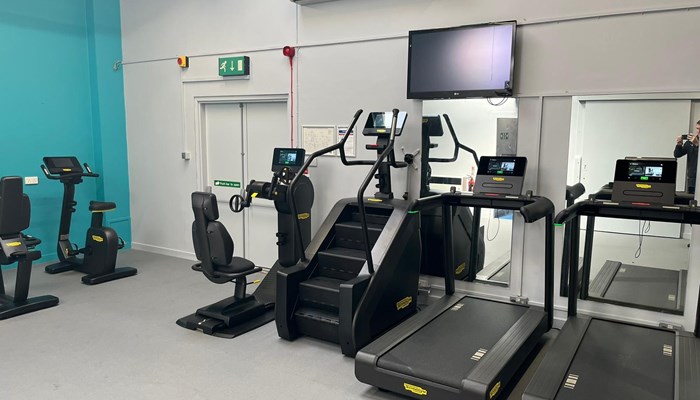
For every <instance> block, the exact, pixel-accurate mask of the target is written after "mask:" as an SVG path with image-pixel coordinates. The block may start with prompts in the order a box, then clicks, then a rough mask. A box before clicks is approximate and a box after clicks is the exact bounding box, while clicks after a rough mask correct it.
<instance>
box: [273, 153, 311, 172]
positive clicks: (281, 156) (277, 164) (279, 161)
mask: <svg viewBox="0 0 700 400" xmlns="http://www.w3.org/2000/svg"><path fill="white" fill-rule="evenodd" d="M305 155H306V150H304V149H284V148H276V149H275V151H274V153H273V155H272V171H273V172H278V171H281V170H282V168H284V167H287V168H289V169H291V170H292V171H294V172H299V169H300V168H301V166H302V165H304V156H305Z"/></svg>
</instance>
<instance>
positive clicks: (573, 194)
mask: <svg viewBox="0 0 700 400" xmlns="http://www.w3.org/2000/svg"><path fill="white" fill-rule="evenodd" d="M584 193H586V187H585V186H583V184H582V183H581V182H578V183H576V184H574V185H571V186H569V185H566V202H567V204H566V206H567V207H568V206H570V205H571V204H569V202H570V201H574V200H576V199H578V198H579V197H581V196H583V194H584Z"/></svg>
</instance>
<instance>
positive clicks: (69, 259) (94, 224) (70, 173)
mask: <svg viewBox="0 0 700 400" xmlns="http://www.w3.org/2000/svg"><path fill="white" fill-rule="evenodd" d="M57 160H59V161H57ZM61 161H63V162H67V164H64V163H61ZM83 167H84V168H85V170H83ZM41 170H42V171H43V172H44V175H46V177H47V178H48V179H50V180H57V181H60V182H61V183H62V184H63V201H62V203H61V220H60V223H59V229H58V244H57V251H56V253H57V256H58V259H59V262H58V263H55V264H51V265H47V266H46V267H45V268H44V270H45V271H46V272H47V273H49V274H58V273H61V272H67V271H79V272H82V273H84V274H86V275H85V276H83V277H82V282H83V283H84V284H86V285H96V284H100V283H104V282H108V281H112V280H115V279H121V278H126V277H129V276H133V275H136V273H137V272H138V271H137V270H136V268H133V267H126V266H122V267H117V266H116V263H117V251H118V250H120V249H122V248H124V245H125V243H124V241H123V240H122V239H121V238H120V237H119V236H118V235H117V232H116V231H115V230H114V229H112V228H110V227H108V226H103V221H104V213H105V212H107V211H112V210H114V209H115V208H116V205H115V204H114V203H111V202H100V201H91V202H90V206H89V210H90V212H91V213H92V219H91V223H90V227H89V228H88V231H87V233H86V237H85V247H83V248H82V249H78V248H74V247H73V244H72V243H71V241H70V226H71V218H72V215H73V213H74V212H75V206H76V205H77V204H78V203H77V202H76V201H75V185H77V184H79V183H82V182H83V178H86V177H87V178H98V177H99V176H100V175H99V174H96V173H94V172H93V171H92V169H91V168H90V166H89V165H88V164H87V163H83V165H82V166H81V165H80V162H79V161H78V159H77V158H76V157H73V156H65V157H44V164H42V165H41ZM85 171H87V172H85ZM80 254H82V255H83V256H82V257H79V255H80Z"/></svg>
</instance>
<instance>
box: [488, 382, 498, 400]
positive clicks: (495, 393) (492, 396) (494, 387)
mask: <svg viewBox="0 0 700 400" xmlns="http://www.w3.org/2000/svg"><path fill="white" fill-rule="evenodd" d="M500 389H501V382H498V383H496V384H495V385H493V389H491V391H490V392H489V399H493V398H494V397H495V396H496V395H497V394H498V391H499V390H500Z"/></svg>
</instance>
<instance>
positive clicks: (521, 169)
mask: <svg viewBox="0 0 700 400" xmlns="http://www.w3.org/2000/svg"><path fill="white" fill-rule="evenodd" d="M526 165H527V159H526V158H525V157H481V160H479V170H478V171H477V174H479V175H496V176H523V175H525V166H526Z"/></svg>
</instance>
